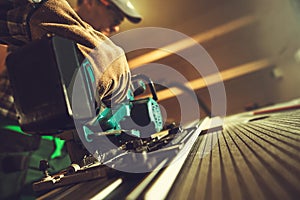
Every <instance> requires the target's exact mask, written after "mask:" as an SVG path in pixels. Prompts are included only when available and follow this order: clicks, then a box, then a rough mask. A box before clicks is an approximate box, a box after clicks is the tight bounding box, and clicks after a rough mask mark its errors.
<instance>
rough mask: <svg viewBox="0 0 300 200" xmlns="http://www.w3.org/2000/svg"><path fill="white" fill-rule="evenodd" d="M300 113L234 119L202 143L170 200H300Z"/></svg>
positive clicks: (247, 115)
mask: <svg viewBox="0 0 300 200" xmlns="http://www.w3.org/2000/svg"><path fill="white" fill-rule="evenodd" d="M299 150H300V111H292V112H282V113H275V114H266V115H250V114H249V113H248V114H247V113H245V114H240V115H236V116H232V117H228V118H227V119H226V120H225V126H224V129H223V131H217V132H212V133H207V134H205V135H202V136H200V137H199V138H198V140H197V142H196V143H195V145H194V148H193V150H192V151H191V153H190V156H189V157H188V159H187V160H186V163H185V165H184V166H183V168H182V170H181V172H180V174H179V176H178V178H177V180H176V182H175V184H174V185H173V187H172V189H171V192H170V193H169V196H168V199H181V200H182V199H197V200H199V199H299V198H300V154H299Z"/></svg>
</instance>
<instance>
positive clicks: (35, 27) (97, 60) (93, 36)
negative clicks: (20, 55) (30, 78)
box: [16, 0, 131, 106]
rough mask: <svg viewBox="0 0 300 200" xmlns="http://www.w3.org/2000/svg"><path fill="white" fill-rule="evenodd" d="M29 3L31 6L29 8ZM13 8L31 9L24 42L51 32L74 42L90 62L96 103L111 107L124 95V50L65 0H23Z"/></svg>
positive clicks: (126, 78)
mask: <svg viewBox="0 0 300 200" xmlns="http://www.w3.org/2000/svg"><path fill="white" fill-rule="evenodd" d="M22 2H24V1H22ZM20 4H21V3H20ZM30 6H31V7H34V9H28V7H30ZM18 9H19V10H18ZM16 10H18V12H20V11H22V12H25V11H26V10H31V11H30V13H29V14H28V16H27V21H28V22H29V24H28V25H27V36H28V39H27V38H25V42H27V41H26V40H30V41H31V40H37V39H41V38H42V37H44V36H45V35H47V34H49V33H50V34H55V35H57V36H61V37H63V38H66V39H70V40H72V41H74V42H75V43H76V44H77V46H78V49H79V50H80V52H81V53H82V54H83V56H84V58H85V59H89V61H90V62H91V63H92V67H93V72H94V75H95V80H96V81H95V82H96V86H95V88H96V91H95V93H96V96H95V97H96V99H95V100H96V102H98V103H100V101H101V102H103V103H104V104H105V105H107V106H111V105H112V104H118V103H120V102H121V101H123V100H124V99H125V98H126V95H127V91H128V89H129V86H130V79H131V76H130V71H129V67H128V63H127V60H126V57H125V54H124V52H123V50H122V49H121V48H120V47H118V46H116V45H115V44H113V42H112V41H111V40H110V39H109V38H107V37H106V36H104V35H103V34H102V33H100V32H98V31H96V30H94V29H93V28H92V27H91V26H90V25H89V24H87V23H86V22H84V21H83V20H82V19H81V18H80V17H79V16H78V15H77V13H76V12H75V11H74V10H73V9H72V8H71V7H70V5H69V4H68V2H67V1H66V0H45V1H42V2H41V3H35V4H34V3H26V4H24V3H22V6H20V7H18V8H17V9H16Z"/></svg>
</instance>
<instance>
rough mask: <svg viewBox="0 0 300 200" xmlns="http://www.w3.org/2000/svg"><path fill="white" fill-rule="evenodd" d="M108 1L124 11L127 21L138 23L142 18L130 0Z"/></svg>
mask: <svg viewBox="0 0 300 200" xmlns="http://www.w3.org/2000/svg"><path fill="white" fill-rule="evenodd" d="M110 1H111V2H112V3H113V4H114V5H116V6H117V7H118V8H119V9H120V10H121V11H122V12H123V13H124V15H125V16H126V18H127V19H128V20H129V21H131V22H133V23H139V22H140V21H141V20H142V16H141V15H140V14H139V13H138V12H137V11H136V9H135V8H134V6H133V5H132V3H131V2H130V0H110Z"/></svg>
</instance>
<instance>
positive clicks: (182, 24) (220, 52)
mask: <svg viewBox="0 0 300 200" xmlns="http://www.w3.org/2000/svg"><path fill="white" fill-rule="evenodd" d="M132 1H133V2H134V3H135V5H136V7H137V9H138V10H140V12H141V13H143V16H144V20H143V22H142V23H141V24H138V25H134V24H130V23H127V22H126V23H125V24H124V26H122V27H121V28H122V30H123V31H124V30H128V29H132V28H137V27H149V26H151V27H164V28H169V29H172V30H176V31H180V32H182V33H184V34H186V35H188V36H190V37H194V38H195V36H199V35H200V36H201V34H207V33H210V34H212V36H211V37H208V39H205V40H200V41H199V43H200V44H201V45H202V46H203V47H204V48H205V49H206V51H207V52H208V53H209V55H210V56H211V57H212V58H213V60H214V61H215V63H216V64H217V66H218V68H219V71H221V72H223V71H226V70H231V71H230V73H229V76H230V78H228V79H227V80H226V81H224V85H225V88H226V95H227V113H228V114H233V113H237V112H241V111H244V110H245V109H252V108H257V107H260V106H265V105H269V104H273V103H277V102H281V101H286V100H289V99H293V98H297V97H299V96H300V90H299V89H297V86H298V85H299V83H300V79H299V78H298V76H299V68H300V66H299V65H300V63H299V62H300V57H299V54H300V53H299V49H300V40H299V39H298V38H299V31H300V17H299V16H300V9H298V8H297V6H295V3H297V0H290V1H282V0H247V1H240V0H227V1H223V0H201V1H200V0H186V1H181V0H164V1H161V0H151V1H147V0H132ZM228 24H233V25H232V27H231V30H229V31H228V29H226V27H227V28H228V27H229V26H225V28H224V25H228ZM215 29H216V30H215ZM213 30H215V32H214V31H213ZM214 34H215V35H214ZM142 53H145V52H142V51H141V52H140V53H139V52H134V53H130V54H128V59H129V61H130V60H132V59H133V58H136V57H137V56H139V55H140V54H142ZM195 56H197V55H195ZM176 59H177V58H175V56H170V57H168V58H164V59H159V60H156V61H154V62H157V63H163V64H164V65H168V66H171V67H173V68H174V69H176V70H178V71H180V72H181V73H183V74H184V75H185V76H187V79H188V80H194V79H197V78H196V77H194V76H195V73H194V72H193V69H192V68H193V67H191V66H189V64H187V63H184V62H180V61H178V60H176ZM261 60H264V61H265V60H267V62H266V63H267V64H262V65H261V64H260V62H259V61H261ZM249 63H250V64H251V63H254V64H253V66H254V67H257V69H256V70H254V71H250V72H247V73H246V72H245V74H243V75H238V71H237V68H236V67H240V66H244V65H245V68H243V69H244V70H246V69H247V66H248V65H247V64H249ZM182 69H183V70H182ZM182 71H184V72H182ZM160 78H163V76H162V77H160ZM165 78H166V76H165ZM197 93H198V94H199V95H200V96H201V98H202V99H203V100H204V102H206V104H207V105H208V106H210V101H211V100H210V95H209V94H208V91H207V90H205V88H201V89H198V90H197ZM161 103H162V104H168V107H172V104H173V103H174V105H175V104H176V100H172V99H168V100H166V101H162V102H161ZM175 110H176V109H173V110H172V109H170V112H171V113H172V112H173V114H171V115H174V116H179V115H180V114H179V113H175ZM204 115H205V114H204Z"/></svg>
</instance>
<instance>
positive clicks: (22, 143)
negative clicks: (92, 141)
mask: <svg viewBox="0 0 300 200" xmlns="http://www.w3.org/2000/svg"><path fill="white" fill-rule="evenodd" d="M124 18H127V19H128V20H129V21H131V22H134V23H137V22H139V21H140V20H141V16H140V15H139V13H138V12H137V11H136V10H135V8H134V7H133V6H132V4H131V2H130V1H129V0H78V2H77V6H76V8H74V9H73V8H71V6H70V4H69V3H68V2H67V1H66V0H0V44H1V45H6V46H8V51H9V52H12V51H14V50H15V49H17V48H19V47H21V46H24V45H26V44H28V43H30V42H31V41H33V40H37V39H40V38H42V37H43V36H45V35H46V34H48V33H52V34H55V35H58V36H61V37H64V38H67V39H70V40H72V41H74V42H75V43H76V44H77V46H78V49H79V50H80V51H81V53H82V54H83V55H85V56H88V55H89V53H91V52H92V51H93V49H95V48H96V47H97V45H98V44H99V43H101V42H102V41H108V42H107V44H108V45H109V46H110V47H111V48H105V49H101V48H100V49H99V51H114V50H115V49H117V50H118V51H121V50H120V48H119V47H117V46H115V45H114V44H113V43H112V42H111V41H110V40H109V38H107V37H106V36H109V35H110V34H112V33H114V32H117V31H119V24H120V23H121V22H122V21H123V19H124ZM101 32H103V33H101ZM9 52H8V53H9ZM108 53H112V52H108ZM95 59H101V58H95ZM96 63H97V60H96ZM94 67H96V68H97V67H99V66H94ZM107 69H108V70H106V72H105V73H104V74H101V75H99V76H96V78H97V80H96V81H97V92H98V93H97V94H98V95H99V99H100V100H101V99H106V100H108V97H109V96H111V95H112V94H113V93H117V94H119V98H118V99H117V101H122V98H125V96H126V91H127V90H128V87H129V82H130V71H129V67H128V63H127V61H126V58H125V55H124V53H123V54H122V56H119V57H118V59H117V60H115V61H114V62H113V63H112V64H111V65H110V66H109V68H107ZM95 71H97V69H95ZM98 71H101V70H98ZM107 83H113V84H110V85H107ZM121 83H122V84H121ZM0 137H1V139H0V177H1V178H0V199H24V198H26V197H29V198H30V197H33V196H32V195H33V191H32V185H31V184H32V182H33V181H35V180H37V179H39V178H41V176H42V173H41V172H40V171H39V169H38V165H39V160H40V159H45V157H46V158H48V159H50V161H49V163H50V172H51V170H52V171H57V170H60V169H62V168H64V167H66V166H67V165H69V164H70V163H69V162H70V161H69V159H68V155H67V154H66V153H65V151H59V152H57V151H56V150H57V149H58V150H63V148H64V146H63V145H61V144H62V143H63V141H60V140H59V139H57V138H53V137H43V138H41V137H40V136H37V135H29V134H26V133H23V132H22V130H20V127H19V125H18V118H17V113H16V110H15V108H14V100H13V95H12V91H11V88H10V83H9V78H8V75H7V72H6V69H3V70H2V72H1V74H0ZM58 147H59V148H58ZM54 153H56V155H55V154H54Z"/></svg>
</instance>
